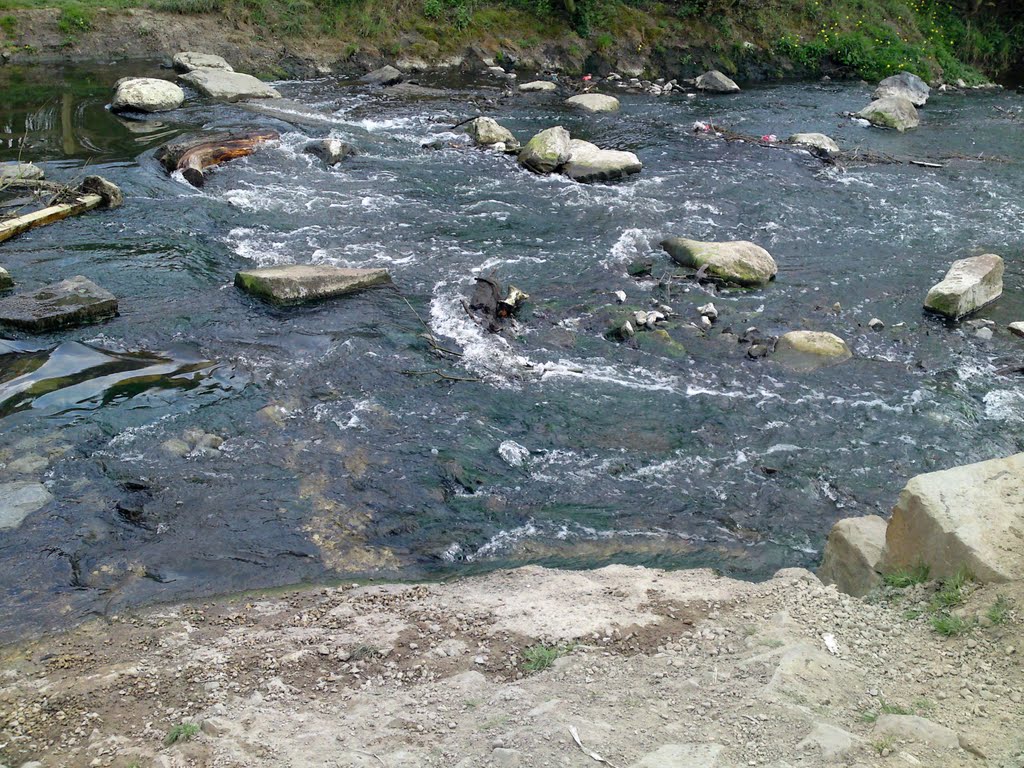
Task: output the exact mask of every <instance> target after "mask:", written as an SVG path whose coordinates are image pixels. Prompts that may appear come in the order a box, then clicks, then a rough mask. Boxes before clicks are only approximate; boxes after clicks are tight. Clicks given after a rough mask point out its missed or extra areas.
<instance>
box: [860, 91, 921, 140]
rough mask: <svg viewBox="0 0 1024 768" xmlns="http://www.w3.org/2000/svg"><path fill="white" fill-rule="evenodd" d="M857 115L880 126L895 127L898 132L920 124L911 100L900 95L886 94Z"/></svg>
mask: <svg viewBox="0 0 1024 768" xmlns="http://www.w3.org/2000/svg"><path fill="white" fill-rule="evenodd" d="M857 117H862V118H864V119H865V120H867V121H868V122H869V123H871V124H872V125H877V126H878V127H880V128H895V129H896V130H897V131H899V132H900V133H903V132H904V131H906V130H909V129H910V128H917V126H918V125H920V124H921V120H920V118H918V116H917V109H916V108H915V107H914V104H913V102H911V101H909V100H908V99H904V98H902V97H900V96H887V97H886V98H884V99H878V100H876V101H872V102H871V103H870V104H868V105H867V106H866V107H864V109H862V110H861V111H860V112H858V113H857Z"/></svg>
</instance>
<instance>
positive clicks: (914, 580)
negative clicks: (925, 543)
mask: <svg viewBox="0 0 1024 768" xmlns="http://www.w3.org/2000/svg"><path fill="white" fill-rule="evenodd" d="M929 571H930V569H929V567H928V566H927V565H925V564H924V563H921V564H920V565H917V566H915V567H914V568H911V569H910V570H906V569H902V568H901V569H900V570H898V571H893V572H892V573H887V574H885V575H884V576H882V583H883V584H885V586H887V587H893V588H894V589H906V588H907V587H912V586H914V585H915V584H924V583H925V582H926V581H928V573H929Z"/></svg>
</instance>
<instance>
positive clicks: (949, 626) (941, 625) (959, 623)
mask: <svg viewBox="0 0 1024 768" xmlns="http://www.w3.org/2000/svg"><path fill="white" fill-rule="evenodd" d="M931 623H932V629H934V630H935V631H936V632H938V633H939V634H940V635H942V636H944V637H956V636H957V635H962V634H964V633H965V632H967V631H968V630H969V629H971V627H973V626H974V624H973V622H970V621H967V619H963V618H961V617H960V616H954V615H953V614H951V613H947V612H945V611H940V612H938V613H936V614H934V615H933V616H932V619H931Z"/></svg>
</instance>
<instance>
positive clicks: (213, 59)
mask: <svg viewBox="0 0 1024 768" xmlns="http://www.w3.org/2000/svg"><path fill="white" fill-rule="evenodd" d="M172 63H173V64H174V69H175V71H177V72H191V71H192V70H194V69H223V70H224V71H225V72H234V71H235V70H234V69H232V67H231V65H230V64H228V63H227V62H226V61H224V59H223V58H221V57H220V56H215V55H214V54H212V53H199V52H198V51H182V52H181V53H176V54H174V58H173V59H172Z"/></svg>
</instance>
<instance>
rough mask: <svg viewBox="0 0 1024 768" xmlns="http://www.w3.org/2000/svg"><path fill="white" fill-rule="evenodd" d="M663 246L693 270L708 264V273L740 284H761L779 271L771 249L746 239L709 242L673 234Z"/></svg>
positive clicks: (676, 259)
mask: <svg viewBox="0 0 1024 768" xmlns="http://www.w3.org/2000/svg"><path fill="white" fill-rule="evenodd" d="M661 247H662V248H664V249H665V250H666V251H668V254H669V256H671V257H672V259H673V260H674V261H675V262H676V263H677V264H680V265H682V266H684V267H692V268H693V269H701V268H702V267H705V266H706V267H707V274H709V275H711V276H712V277H717V278H719V279H720V280H725V281H727V282H730V283H736V284H737V285H743V286H748V287H756V286H762V285H765V284H766V283H768V281H770V280H771V279H772V278H774V277H775V274H776V273H777V272H778V266H777V265H776V264H775V259H773V258H772V256H771V254H770V253H768V251H766V250H765V249H764V248H762V247H761V246H759V245H755V244H754V243H751V242H747V241H745V240H737V241H734V242H724V243H709V242H702V241H700V240H689V239H687V238H685V237H670V238H668V239H666V240H663V241H662V243H661Z"/></svg>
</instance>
